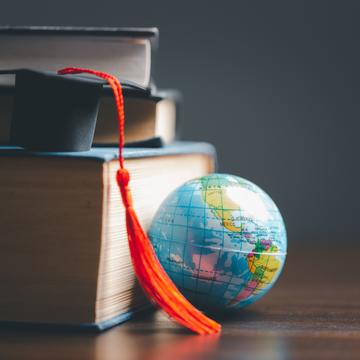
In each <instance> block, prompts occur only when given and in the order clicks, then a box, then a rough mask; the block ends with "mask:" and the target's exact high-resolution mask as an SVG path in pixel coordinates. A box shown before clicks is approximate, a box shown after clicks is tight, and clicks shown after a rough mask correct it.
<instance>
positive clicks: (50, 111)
mask: <svg viewBox="0 0 360 360" xmlns="http://www.w3.org/2000/svg"><path fill="white" fill-rule="evenodd" d="M0 74H15V76H16V77H15V103H14V111H13V115H12V121H11V130H10V143H11V145H16V146H21V147H24V148H27V149H31V150H40V151H86V150H90V148H91V145H92V142H93V138H94V132H95V126H96V119H97V114H98V110H99V104H100V97H101V93H102V88H103V85H104V84H105V83H106V81H104V80H103V79H99V78H95V77H85V76H79V75H67V76H63V75H59V74H57V73H55V72H50V71H37V70H29V69H18V70H2V71H0Z"/></svg>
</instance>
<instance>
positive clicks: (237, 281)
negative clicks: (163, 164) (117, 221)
mask: <svg viewBox="0 0 360 360" xmlns="http://www.w3.org/2000/svg"><path fill="white" fill-rule="evenodd" d="M149 237H150V240H151V242H152V244H153V247H154V250H155V252H156V254H157V256H158V258H159V261H160V262H161V264H162V266H163V267H164V269H165V271H166V272H167V273H168V275H169V276H170V278H171V279H172V280H173V282H174V283H175V284H176V285H177V287H178V288H179V290H180V291H181V292H182V293H183V294H184V296H186V297H187V298H188V299H189V300H190V301H191V302H192V303H193V304H194V305H196V306H199V307H200V308H215V309H221V310H223V309H238V308H242V307H244V306H246V305H249V304H251V303H253V302H255V301H256V300H257V299H259V298H260V297H262V296H263V295H264V294H265V293H266V292H267V291H268V290H269V289H270V288H271V287H272V285H273V284H274V283H275V282H276V280H277V278H278V277H279V275H280V272H281V270H282V268H283V265H284V261H285V257H286V246H287V239H286V230H285V225H284V222H283V219H282V217H281V214H280V212H279V210H278V208H277V207H276V205H275V203H274V202H273V201H272V199H271V198H270V197H269V196H268V195H267V194H266V193H265V192H264V191H263V190H261V189H260V188H259V187H258V186H256V185H255V184H253V183H252V182H250V181H248V180H245V179H242V178H240V177H237V176H233V175H227V174H210V175H207V176H204V177H201V178H198V179H194V180H190V181H188V182H186V183H185V184H184V185H182V186H181V187H179V188H178V189H177V190H175V191H174V192H172V193H171V194H170V195H169V196H168V197H167V198H166V199H165V201H164V202H163V203H162V205H161V206H160V208H159V210H158V212H157V213H156V215H155V217H154V220H153V222H152V225H151V227H150V230H149Z"/></svg>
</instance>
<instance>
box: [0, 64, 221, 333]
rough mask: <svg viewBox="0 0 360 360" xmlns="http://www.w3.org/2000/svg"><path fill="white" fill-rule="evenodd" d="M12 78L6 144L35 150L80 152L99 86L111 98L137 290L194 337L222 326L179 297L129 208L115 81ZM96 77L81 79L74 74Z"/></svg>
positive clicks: (37, 75) (70, 74)
mask: <svg viewBox="0 0 360 360" xmlns="http://www.w3.org/2000/svg"><path fill="white" fill-rule="evenodd" d="M1 73H3V74H14V73H15V75H16V91H15V111H14V114H13V120H12V127H11V142H12V144H13V145H19V146H23V147H26V148H31V149H37V150H57V151H64V150H67V151H80V150H88V149H90V147H91V143H92V139H93V135H94V130H95V124H96V117H97V112H98V108H99V100H100V95H101V90H102V86H103V84H104V83H105V82H106V83H108V84H109V85H110V87H111V89H112V91H113V95H114V97H115V102H116V108H117V113H118V124H119V169H118V171H117V173H116V180H117V184H118V186H119V190H120V193H121V199H122V202H123V205H124V208H125V219H126V229H127V234H128V242H129V248H130V254H131V259H132V263H133V266H134V270H135V273H136V275H137V278H138V280H139V283H140V285H141V286H142V288H143V289H144V291H145V293H146V294H147V295H148V297H149V298H150V299H151V300H152V301H153V302H155V303H157V304H158V305H159V306H160V307H161V308H162V309H163V310H165V311H166V312H167V314H168V315H169V316H170V317H172V318H173V319H175V320H176V321H177V322H178V323H180V324H181V325H183V326H185V327H187V328H189V329H191V330H192V331H194V332H197V333H199V334H213V333H216V332H218V331H220V329H221V327H220V325H219V324H218V323H216V322H215V321H214V320H211V319H209V318H208V317H207V316H205V315H204V314H203V313H201V312H200V311H199V310H198V309H196V308H195V307H194V306H193V305H191V304H190V302H189V301H188V300H187V299H186V298H185V297H184V296H183V295H182V294H181V293H180V292H179V290H178V289H177V288H176V286H175V285H174V283H173V282H172V281H171V279H170V278H169V276H168V275H167V274H166V272H165V270H164V269H163V267H162V266H161V264H160V262H159V260H158V258H157V257H156V254H155V252H154V250H153V248H152V245H151V242H150V240H149V238H148V236H147V234H146V232H145V231H144V229H143V228H142V226H141V224H140V222H139V219H138V217H137V215H136V212H135V210H134V207H133V203H132V196H131V190H130V186H129V181H130V174H129V172H128V171H127V169H126V168H125V163H124V158H123V155H122V150H123V147H124V121H125V115H124V101H123V95H122V86H121V84H120V82H119V80H118V79H117V78H115V77H114V76H112V75H110V74H107V73H103V72H100V71H96V70H91V69H81V68H66V69H62V70H59V71H58V73H52V72H39V71H34V70H15V71H1ZM84 73H85V74H88V75H92V76H95V77H97V78H84V77H80V76H79V74H84Z"/></svg>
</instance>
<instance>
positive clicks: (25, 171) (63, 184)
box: [0, 142, 215, 330]
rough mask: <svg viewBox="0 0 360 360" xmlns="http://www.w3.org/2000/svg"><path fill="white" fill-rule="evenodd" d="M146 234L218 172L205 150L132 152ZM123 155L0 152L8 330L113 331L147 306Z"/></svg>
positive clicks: (1, 273) (0, 307)
mask: <svg viewBox="0 0 360 360" xmlns="http://www.w3.org/2000/svg"><path fill="white" fill-rule="evenodd" d="M124 156H125V162H126V167H127V168H128V169H129V171H130V174H131V188H132V191H133V198H134V207H135V209H136V211H137V214H138V216H139V219H140V221H141V223H142V225H143V226H144V228H145V229H148V227H149V225H150V223H151V220H152V217H153V215H154V213H155V212H156V210H157V208H158V207H159V205H160V203H161V202H162V201H163V200H164V198H165V197H166V196H167V195H168V194H169V193H170V192H171V191H173V190H174V189H175V188H176V187H178V186H180V185H181V184H182V183H183V182H185V181H187V180H189V179H191V178H195V177H198V176H202V175H205V174H207V173H209V172H211V171H213V170H214V162H215V150H214V148H213V147H212V146H211V145H209V144H206V143H191V142H178V143H174V144H173V145H170V146H165V147H162V148H125V149H124ZM117 169H118V161H117V149H116V148H93V149H92V150H90V151H88V152H76V153H69V152H66V153H47V152H29V151H25V150H23V149H21V148H14V147H2V148H1V149H0V199H1V202H0V229H1V237H0V249H1V251H0V289H1V290H0V292H1V296H0V322H1V323H2V324H8V323H9V322H10V323H15V324H19V323H21V324H48V325H49V324H50V325H54V324H55V325H63V326H83V327H84V326H85V327H90V328H91V327H92V328H96V329H100V330H102V329H105V328H108V327H111V326H114V325H116V324H118V323H121V322H122V321H125V320H127V319H129V318H130V317H131V316H132V315H133V314H135V313H136V312H138V311H141V310H142V309H144V308H146V307H148V306H149V302H148V301H147V299H146V298H145V296H144V294H143V293H142V291H141V290H140V289H139V287H138V286H137V283H136V279H135V275H134V272H133V269H132V265H131V259H130V255H129V249H128V243H127V234H126V226H125V219H124V215H125V212H124V208H123V205H122V201H121V198H120V194H119V189H118V186H117V184H116V179H115V174H116V171H117Z"/></svg>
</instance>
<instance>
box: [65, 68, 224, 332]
mask: <svg viewBox="0 0 360 360" xmlns="http://www.w3.org/2000/svg"><path fill="white" fill-rule="evenodd" d="M58 73H59V74H61V75H63V74H80V73H87V74H92V75H95V76H97V77H100V78H102V79H104V80H106V81H107V82H108V83H109V85H110V86H111V88H112V90H113V93H114V97H115V102H116V109H117V114H118V123H119V166H120V168H119V170H118V171H117V173H116V181H117V184H118V186H119V189H120V193H121V198H122V202H123V205H124V207H125V213H126V229H127V234H128V241H129V248H130V255H131V260H132V263H133V267H134V270H135V273H136V276H137V278H138V280H139V283H140V285H141V286H142V288H143V289H144V291H145V293H146V294H147V295H148V296H149V298H150V299H151V300H152V301H154V302H156V303H157V304H158V305H159V306H160V307H161V308H162V309H163V310H164V311H165V312H166V313H167V314H168V315H169V316H170V317H172V318H173V319H174V320H176V321H177V322H178V323H179V324H181V325H183V326H185V327H187V328H189V329H190V330H192V331H194V332H196V333H198V334H214V333H217V332H219V331H220V330H221V326H220V325H219V324H218V323H217V322H215V321H214V320H212V319H210V318H208V317H206V316H205V315H204V314H203V313H201V312H200V311H199V310H198V309H196V308H195V307H194V306H193V305H191V304H190V302H189V301H188V300H186V298H185V297H184V296H183V295H182V294H181V293H180V292H179V290H178V289H177V288H176V286H175V284H174V283H173V282H172V281H171V279H170V278H169V276H168V275H167V274H166V272H165V270H164V269H163V267H162V266H161V264H160V262H159V260H158V258H157V257H156V254H155V252H154V250H153V247H152V245H151V242H150V240H149V238H148V236H147V235H146V233H145V231H144V230H143V228H142V226H141V224H140V222H139V219H138V217H137V215H136V212H135V210H134V208H133V203H132V196H131V191H130V187H129V181H130V175H129V172H128V171H127V170H126V168H125V166H124V157H123V148H124V124H125V115H124V99H123V95H122V88H121V84H120V82H119V80H118V79H117V78H116V77H114V76H112V75H109V74H107V73H104V72H101V71H96V70H91V69H82V68H73V67H70V68H65V69H62V70H59V71H58Z"/></svg>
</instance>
